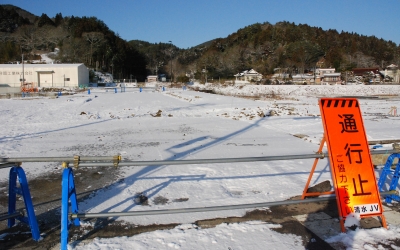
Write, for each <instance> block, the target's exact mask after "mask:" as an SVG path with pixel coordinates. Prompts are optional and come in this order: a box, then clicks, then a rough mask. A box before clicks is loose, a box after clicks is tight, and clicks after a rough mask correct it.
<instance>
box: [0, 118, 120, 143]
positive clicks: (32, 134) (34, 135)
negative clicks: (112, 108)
mask: <svg viewBox="0 0 400 250" xmlns="http://www.w3.org/2000/svg"><path fill="white" fill-rule="evenodd" d="M110 120H113V119H106V120H102V121H96V122H91V123H87V124H81V125H76V126H70V127H65V128H59V129H54V130H48V131H42V132H36V133H31V134H29V133H28V134H22V135H17V136H4V137H2V138H0V142H3V141H9V140H12V141H16V140H23V139H30V138H35V137H39V136H40V135H44V134H49V133H53V132H58V131H63V130H68V129H73V128H80V127H85V126H90V125H94V124H97V123H102V122H108V121H110Z"/></svg>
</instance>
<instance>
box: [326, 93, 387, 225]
mask: <svg viewBox="0 0 400 250" xmlns="http://www.w3.org/2000/svg"><path fill="white" fill-rule="evenodd" d="M319 107H320V110H321V117H322V122H323V125H324V131H325V135H324V137H325V138H324V139H325V140H326V143H327V147H328V153H329V160H330V168H331V173H332V178H333V183H334V188H335V193H336V201H337V205H338V209H339V217H340V223H341V227H342V232H344V231H345V228H344V220H345V219H346V217H347V216H348V215H349V214H351V213H354V214H358V215H360V217H368V216H380V217H381V219H382V224H383V226H384V227H386V221H385V218H384V216H383V214H382V212H383V210H382V204H381V200H380V196H379V191H378V186H377V183H376V178H375V172H374V168H373V165H372V160H371V154H370V151H369V147H368V141H367V137H366V134H365V129H364V122H363V120H362V116H361V111H360V107H359V104H358V100H357V99H355V98H321V99H320V100H319ZM322 143H323V142H322ZM322 143H321V144H322Z"/></svg>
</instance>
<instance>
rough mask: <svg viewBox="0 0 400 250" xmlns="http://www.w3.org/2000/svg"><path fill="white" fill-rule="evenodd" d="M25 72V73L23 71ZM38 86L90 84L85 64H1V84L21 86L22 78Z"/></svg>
mask: <svg viewBox="0 0 400 250" xmlns="http://www.w3.org/2000/svg"><path fill="white" fill-rule="evenodd" d="M22 72H24V73H22ZM23 76H24V78H25V82H27V83H35V86H36V87H46V88H62V87H67V88H74V87H78V86H80V85H86V86H87V85H88V84H89V70H88V69H87V68H86V66H85V65H84V64H24V65H22V64H0V86H6V87H7V86H8V87H19V86H20V83H21V82H20V79H22V77H23Z"/></svg>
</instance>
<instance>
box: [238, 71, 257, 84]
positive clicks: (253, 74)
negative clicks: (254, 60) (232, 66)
mask: <svg viewBox="0 0 400 250" xmlns="http://www.w3.org/2000/svg"><path fill="white" fill-rule="evenodd" d="M234 77H236V81H243V82H259V81H261V79H262V78H263V76H262V74H260V73H258V72H257V71H255V70H254V69H251V70H245V71H243V72H241V73H237V74H236V75H234Z"/></svg>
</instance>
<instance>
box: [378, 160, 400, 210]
mask: <svg viewBox="0 0 400 250" xmlns="http://www.w3.org/2000/svg"><path fill="white" fill-rule="evenodd" d="M395 158H397V159H398V163H397V165H396V168H395V170H392V169H391V167H392V164H393V161H394V159H395ZM389 174H393V177H392V181H391V183H390V186H389V191H392V190H396V187H397V184H398V183H399V178H400V153H394V154H391V155H389V157H388V159H387V160H386V163H385V166H384V167H383V169H382V173H381V176H380V177H379V180H378V190H379V191H383V187H384V184H385V181H386V178H387V176H388V175H389ZM392 200H395V201H400V196H398V195H395V194H391V195H388V196H386V197H385V201H386V202H387V203H391V202H392Z"/></svg>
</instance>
